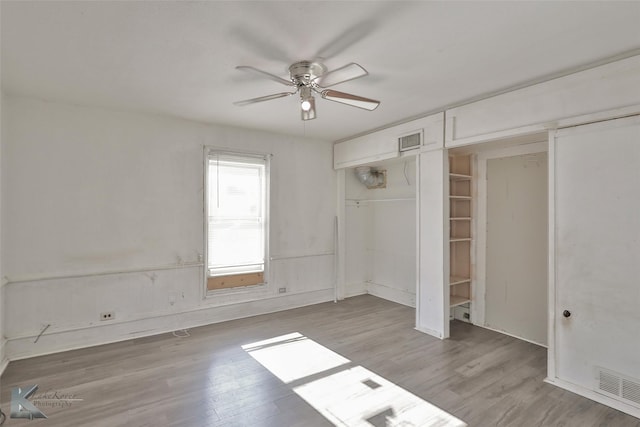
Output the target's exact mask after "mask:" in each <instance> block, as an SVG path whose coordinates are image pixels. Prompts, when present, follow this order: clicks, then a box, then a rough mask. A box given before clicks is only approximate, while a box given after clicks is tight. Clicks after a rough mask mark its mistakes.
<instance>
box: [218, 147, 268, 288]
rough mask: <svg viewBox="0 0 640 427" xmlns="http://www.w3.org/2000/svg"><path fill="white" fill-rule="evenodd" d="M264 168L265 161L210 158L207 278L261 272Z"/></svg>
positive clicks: (220, 156) (263, 253) (223, 156)
mask: <svg viewBox="0 0 640 427" xmlns="http://www.w3.org/2000/svg"><path fill="white" fill-rule="evenodd" d="M265 169H266V168H265V160H264V159H257V158H253V157H247V158H243V157H239V156H229V155H224V154H222V155H214V156H211V157H210V161H209V181H208V187H209V188H208V191H209V206H208V221H209V235H208V268H209V274H210V275H221V274H234V273H242V272H260V271H264V256H265V240H264V236H265V218H264V211H265V181H264V180H265Z"/></svg>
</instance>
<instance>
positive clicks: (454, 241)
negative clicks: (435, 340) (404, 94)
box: [449, 155, 474, 319]
mask: <svg viewBox="0 0 640 427" xmlns="http://www.w3.org/2000/svg"><path fill="white" fill-rule="evenodd" d="M449 171H450V172H451V173H449V200H450V205H449V207H450V210H449V243H450V245H449V251H450V252H449V263H450V264H449V274H450V277H449V308H450V309H453V307H457V306H460V305H463V304H469V303H471V295H473V290H472V281H471V276H472V266H471V249H472V246H473V245H472V241H473V238H472V236H473V230H472V225H473V223H472V221H471V217H472V215H473V210H472V208H473V196H472V195H473V193H474V187H473V161H472V156H471V155H461V156H451V157H449ZM459 242H463V243H459ZM467 319H468V318H467Z"/></svg>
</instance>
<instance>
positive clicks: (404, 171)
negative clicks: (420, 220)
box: [345, 157, 416, 307]
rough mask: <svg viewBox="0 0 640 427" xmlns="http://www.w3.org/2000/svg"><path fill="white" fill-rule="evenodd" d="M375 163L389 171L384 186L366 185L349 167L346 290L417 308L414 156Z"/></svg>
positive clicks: (347, 180) (347, 185)
mask: <svg viewBox="0 0 640 427" xmlns="http://www.w3.org/2000/svg"><path fill="white" fill-rule="evenodd" d="M376 165H377V167H378V168H380V169H386V171H387V186H386V188H381V189H367V188H366V187H365V186H364V185H363V184H361V183H360V182H359V181H358V180H357V178H356V176H355V173H354V169H347V170H346V179H345V181H346V190H345V194H346V198H347V203H346V245H347V248H346V290H347V291H346V294H347V296H349V295H357V294H362V293H370V294H372V295H376V296H379V297H381V298H385V299H389V300H391V301H395V302H398V303H401V304H405V305H409V306H412V307H415V294H416V205H415V203H416V202H415V197H416V161H415V157H407V158H405V159H400V160H398V159H396V160H390V161H387V162H381V163H378V164H376Z"/></svg>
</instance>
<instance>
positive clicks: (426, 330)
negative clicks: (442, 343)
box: [414, 311, 449, 339]
mask: <svg viewBox="0 0 640 427" xmlns="http://www.w3.org/2000/svg"><path fill="white" fill-rule="evenodd" d="M448 313H449V312H448V311H447V316H448ZM414 329H415V330H416V331H418V332H422V333H423V334H427V335H431V336H432V337H435V338H438V339H444V338H446V337H443V336H442V335H441V334H440V332H438V331H434V330H432V329H429V328H421V327H418V326H416V327H415V328H414Z"/></svg>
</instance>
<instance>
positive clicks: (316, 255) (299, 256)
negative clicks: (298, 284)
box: [269, 251, 335, 261]
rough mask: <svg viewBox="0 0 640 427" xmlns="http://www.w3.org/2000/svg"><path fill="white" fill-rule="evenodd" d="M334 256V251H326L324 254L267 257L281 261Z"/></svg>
mask: <svg viewBox="0 0 640 427" xmlns="http://www.w3.org/2000/svg"><path fill="white" fill-rule="evenodd" d="M334 254H335V251H326V252H320V253H317V254H303V255H276V256H272V257H269V260H270V261H282V260H285V259H298V258H313V257H320V256H330V255H334Z"/></svg>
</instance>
